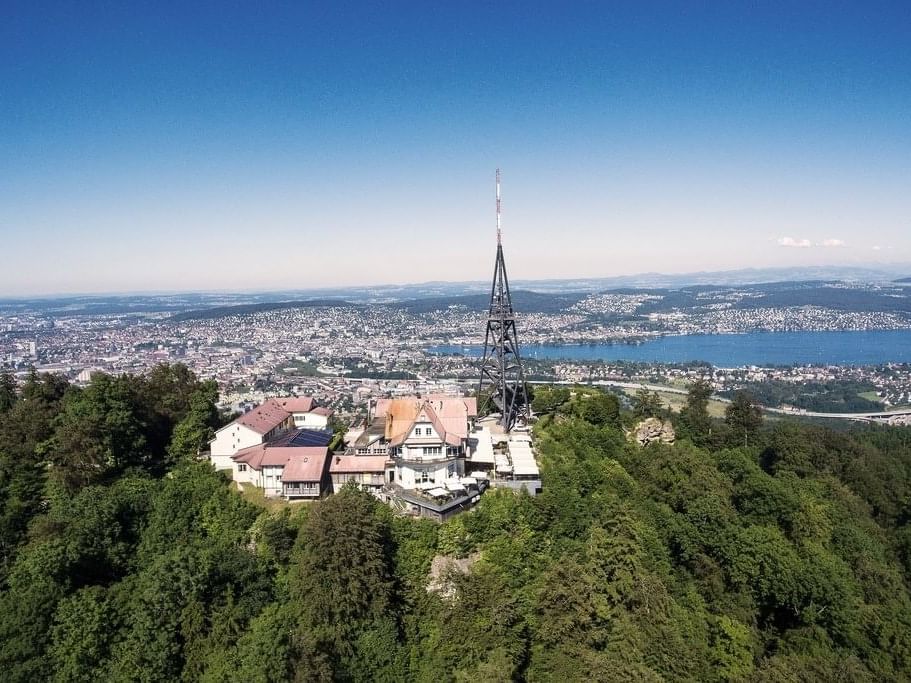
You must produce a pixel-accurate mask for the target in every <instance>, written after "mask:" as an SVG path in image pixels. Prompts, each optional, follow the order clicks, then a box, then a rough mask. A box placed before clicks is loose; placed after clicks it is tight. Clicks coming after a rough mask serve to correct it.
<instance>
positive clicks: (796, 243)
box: [778, 237, 813, 248]
mask: <svg viewBox="0 0 911 683" xmlns="http://www.w3.org/2000/svg"><path fill="white" fill-rule="evenodd" d="M778 246H779V247H801V248H804V247H812V246H813V244H812V243H811V242H810V240H806V239H803V240H801V239H794V238H793V237H779V238H778Z"/></svg>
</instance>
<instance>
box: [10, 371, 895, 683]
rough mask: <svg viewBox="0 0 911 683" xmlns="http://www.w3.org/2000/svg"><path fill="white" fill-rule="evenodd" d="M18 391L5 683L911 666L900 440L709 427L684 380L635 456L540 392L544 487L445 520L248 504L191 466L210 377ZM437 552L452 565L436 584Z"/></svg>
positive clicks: (667, 674)
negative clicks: (674, 407)
mask: <svg viewBox="0 0 911 683" xmlns="http://www.w3.org/2000/svg"><path fill="white" fill-rule="evenodd" d="M13 393H14V394H15V395H14V397H13V399H12V400H11V401H10V402H9V406H8V407H7V409H6V410H5V411H0V522H2V526H0V543H2V545H0V548H2V553H3V555H2V564H0V667H2V668H0V670H2V671H3V678H4V680H10V681H34V680H43V679H51V680H55V681H95V680H105V681H107V680H110V681H173V680H186V681H213V682H214V681H237V682H241V681H244V682H246V681H264V682H265V681H286V680H300V681H401V680H416V681H476V680H480V681H503V680H527V681H553V680H566V681H575V680H592V681H617V680H642V681H664V680H679V681H691V680H699V681H746V682H756V683H759V682H763V683H765V682H781V683H784V682H786V681H788V682H790V681H817V680H838V681H871V682H872V681H885V680H905V679H908V678H909V677H911V591H909V581H911V508H909V504H911V503H909V501H911V430H909V429H907V428H875V427H869V426H867V427H856V428H852V429H849V430H840V431H834V430H831V429H828V428H824V427H820V426H816V425H813V424H807V423H800V422H792V421H775V422H773V421H769V422H768V423H766V424H763V423H762V422H761V421H758V420H757V419H756V413H755V411H754V410H753V405H752V403H751V401H750V400H749V397H742V398H740V399H739V400H738V399H735V402H734V403H732V404H731V405H730V408H729V410H728V413H727V415H726V417H725V420H724V421H721V420H715V419H713V418H711V417H710V416H708V414H707V413H705V414H703V412H702V409H701V406H702V405H703V404H702V397H703V394H704V388H703V387H700V388H698V389H697V390H696V391H695V392H692V400H691V401H690V402H689V403H688V405H687V410H686V411H685V412H684V413H682V414H680V415H679V416H676V417H673V418H672V419H673V420H674V421H675V427H676V428H677V430H678V433H679V434H681V438H679V439H678V440H677V442H676V443H674V444H673V445H667V444H651V445H649V446H646V447H640V446H639V445H637V444H635V443H633V442H632V441H631V440H630V439H629V438H627V436H626V434H625V433H624V428H626V429H628V428H629V425H630V424H633V423H634V421H635V420H637V419H640V418H642V417H643V415H642V414H641V412H636V413H635V414H634V413H633V412H625V411H623V410H622V409H621V408H620V404H619V401H617V399H616V397H614V396H612V395H608V394H605V393H603V392H600V391H598V390H597V389H591V388H567V387H563V388H560V389H549V388H547V387H540V388H538V390H537V391H536V394H535V401H537V402H538V408H536V412H537V413H538V414H539V415H540V418H539V421H538V422H537V424H536V425H535V427H534V434H535V443H536V448H537V450H538V454H539V458H540V461H541V465H542V475H543V482H544V487H543V491H542V493H541V494H540V495H538V496H536V497H531V496H529V495H527V494H525V493H519V494H517V493H515V492H513V491H511V490H503V489H493V490H490V491H488V492H487V493H485V495H484V496H483V497H482V499H481V502H480V503H479V504H478V505H477V506H476V507H475V508H474V509H473V510H472V511H471V512H468V513H465V514H463V515H461V516H459V517H456V518H454V519H452V520H450V521H448V522H446V523H445V524H442V525H437V524H434V523H432V522H429V521H427V520H416V519H410V518H405V517H401V516H397V515H395V514H394V513H393V512H392V510H391V509H390V508H389V507H387V506H385V505H383V504H381V503H380V502H379V501H377V500H376V499H374V498H373V497H372V496H370V495H368V494H367V493H364V492H361V491H358V490H356V489H354V488H346V489H344V490H343V491H341V492H339V493H337V494H335V495H333V496H331V497H329V498H327V499H324V500H322V501H319V502H317V503H313V504H303V505H287V506H283V507H282V506H269V507H261V506H258V505H256V504H254V503H252V502H250V501H248V500H247V499H245V498H244V497H243V496H242V495H241V494H240V493H239V492H238V491H237V490H236V489H235V488H234V487H233V486H232V485H231V484H230V483H229V482H228V481H227V479H226V478H225V477H223V476H222V475H220V474H218V473H216V472H215V471H214V470H213V469H212V468H211V466H210V465H209V464H208V463H206V462H200V461H199V460H198V459H197V458H196V457H195V456H196V453H197V452H198V449H199V444H200V443H202V440H203V439H204V438H205V435H206V434H208V431H207V430H209V429H211V428H213V427H214V426H217V420H218V419H219V418H218V413H217V411H215V408H214V400H215V395H214V387H212V386H211V385H207V384H206V383H203V382H199V381H198V380H197V379H196V378H194V377H192V375H191V374H187V373H186V372H185V370H182V369H176V370H175V369H174V368H173V366H172V367H171V369H165V370H158V371H156V373H153V375H152V376H139V377H133V376H124V377H108V376H103V375H100V376H96V377H95V378H93V380H92V382H91V383H90V385H89V386H87V387H86V388H83V389H78V388H75V387H70V386H67V385H66V383H65V382H61V381H60V380H58V379H56V378H53V377H49V376H45V375H42V376H37V375H33V376H32V377H30V378H28V379H27V380H26V382H25V384H24V385H23V386H22V387H19V388H17V389H14V390H13ZM705 398H707V396H706V397H705ZM639 403H641V402H639ZM635 405H638V404H634V406H635ZM745 434H747V436H748V438H745V437H744V435H745ZM709 435H710V436H709ZM441 555H445V556H447V557H450V558H455V559H458V560H459V561H461V562H463V563H464V564H465V567H466V569H465V570H464V571H450V572H447V573H446V574H445V575H444V576H443V577H441V580H442V581H443V583H444V584H445V585H446V587H447V588H446V589H445V590H429V591H428V585H429V583H430V574H431V566H432V565H433V564H434V562H433V561H434V558H435V557H438V556H441Z"/></svg>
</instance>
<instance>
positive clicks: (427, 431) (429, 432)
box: [424, 427, 433, 436]
mask: <svg viewBox="0 0 911 683" xmlns="http://www.w3.org/2000/svg"><path fill="white" fill-rule="evenodd" d="M424 433H425V434H426V435H427V436H430V435H431V434H433V430H432V429H431V428H430V427H428V428H427V429H425V430H424Z"/></svg>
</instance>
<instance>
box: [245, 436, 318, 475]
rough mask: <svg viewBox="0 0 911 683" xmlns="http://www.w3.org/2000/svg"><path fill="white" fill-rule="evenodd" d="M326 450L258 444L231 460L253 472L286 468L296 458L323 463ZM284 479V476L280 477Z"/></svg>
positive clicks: (314, 447)
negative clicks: (264, 468)
mask: <svg viewBox="0 0 911 683" xmlns="http://www.w3.org/2000/svg"><path fill="white" fill-rule="evenodd" d="M328 452H329V451H328V449H327V448H326V447H325V446H273V447H271V448H270V447H269V445H268V444H258V445H256V446H249V447H247V448H243V449H241V450H239V451H237V453H235V454H234V455H233V456H231V459H232V460H234V462H243V463H246V464H248V465H249V466H250V467H252V468H253V469H254V470H261V469H262V468H263V467H287V465H288V463H289V462H290V461H291V460H294V459H295V458H298V457H309V458H310V459H311V460H312V459H318V458H322V459H323V462H324V463H325V460H326V455H327V453H328ZM282 478H283V479H284V474H283V475H282Z"/></svg>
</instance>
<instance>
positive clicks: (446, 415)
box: [377, 396, 469, 446]
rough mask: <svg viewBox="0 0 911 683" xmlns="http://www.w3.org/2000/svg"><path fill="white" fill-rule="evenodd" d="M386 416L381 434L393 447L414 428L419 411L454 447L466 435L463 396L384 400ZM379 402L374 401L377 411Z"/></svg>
mask: <svg viewBox="0 0 911 683" xmlns="http://www.w3.org/2000/svg"><path fill="white" fill-rule="evenodd" d="M382 409H383V411H384V413H385V416H386V430H385V436H386V439H388V440H389V443H390V444H391V445H393V446H396V445H398V444H400V443H402V442H403V441H404V440H405V439H406V438H408V435H409V434H410V433H411V430H412V429H413V427H414V423H415V422H416V421H417V419H418V417H420V415H421V412H423V413H424V414H425V415H426V416H427V420H428V421H429V422H430V423H431V424H432V425H433V427H434V429H435V430H436V432H437V434H438V435H439V437H440V440H442V441H444V442H445V443H447V444H449V445H451V446H458V445H460V444H461V443H462V439H465V438H467V437H468V416H469V413H468V406H466V404H465V399H463V398H453V397H445V396H444V397H437V398H432V399H431V398H427V399H419V398H398V399H391V400H389V401H388V403H384V404H383V406H382ZM379 410H380V404H379V402H377V411H379Z"/></svg>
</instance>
